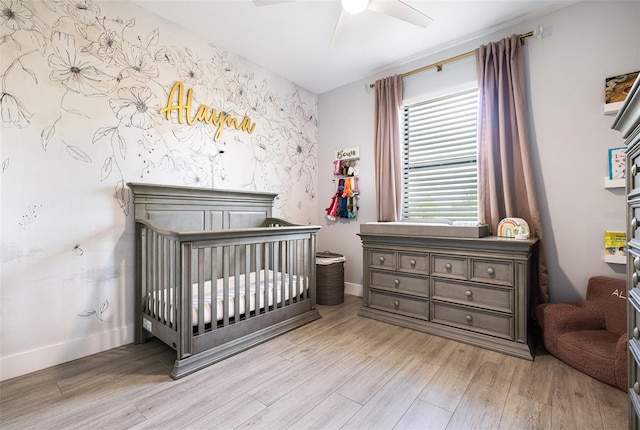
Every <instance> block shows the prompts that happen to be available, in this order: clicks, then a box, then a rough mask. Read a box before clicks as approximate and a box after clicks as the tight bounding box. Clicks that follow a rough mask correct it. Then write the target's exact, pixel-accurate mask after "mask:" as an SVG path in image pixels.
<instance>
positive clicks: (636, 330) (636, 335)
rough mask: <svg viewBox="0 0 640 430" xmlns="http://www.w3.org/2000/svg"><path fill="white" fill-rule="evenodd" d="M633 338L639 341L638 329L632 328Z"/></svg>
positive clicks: (639, 333)
mask: <svg viewBox="0 0 640 430" xmlns="http://www.w3.org/2000/svg"><path fill="white" fill-rule="evenodd" d="M633 338H634V339H635V340H638V339H640V329H638V327H634V328H633Z"/></svg>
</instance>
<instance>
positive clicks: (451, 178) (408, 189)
mask: <svg viewBox="0 0 640 430" xmlns="http://www.w3.org/2000/svg"><path fill="white" fill-rule="evenodd" d="M477 111H478V89H477V88H474V89H471V90H466V91H462V92H458V93H455V94H449V95H446V96H443V97H438V98H435V99H431V100H427V101H423V102H420V103H415V104H412V105H408V106H404V107H403V109H402V140H403V193H402V194H403V196H402V219H404V220H417V219H426V218H446V219H450V220H453V221H477V220H478V165H477V147H478V139H477V128H476V125H477Z"/></svg>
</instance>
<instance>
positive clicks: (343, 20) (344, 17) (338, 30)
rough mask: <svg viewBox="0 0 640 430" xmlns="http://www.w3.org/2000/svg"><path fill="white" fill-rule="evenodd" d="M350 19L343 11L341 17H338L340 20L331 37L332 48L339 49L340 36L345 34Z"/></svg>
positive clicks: (330, 45) (330, 44)
mask: <svg viewBox="0 0 640 430" xmlns="http://www.w3.org/2000/svg"><path fill="white" fill-rule="evenodd" d="M347 20H348V18H347V14H346V12H345V11H344V10H343V9H341V10H340V15H338V20H337V21H336V26H335V27H334V28H333V34H332V35H331V42H329V47H330V48H337V47H338V45H339V44H340V36H342V33H343V32H344V28H345V25H346V22H347Z"/></svg>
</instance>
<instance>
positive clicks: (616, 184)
mask: <svg viewBox="0 0 640 430" xmlns="http://www.w3.org/2000/svg"><path fill="white" fill-rule="evenodd" d="M625 184H626V180H625V179H624V178H622V179H609V178H608V177H607V176H605V177H604V187H605V188H624V187H625Z"/></svg>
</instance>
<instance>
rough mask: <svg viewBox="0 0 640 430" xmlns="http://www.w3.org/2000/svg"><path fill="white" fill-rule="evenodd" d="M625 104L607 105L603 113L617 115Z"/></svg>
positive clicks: (604, 106)
mask: <svg viewBox="0 0 640 430" xmlns="http://www.w3.org/2000/svg"><path fill="white" fill-rule="evenodd" d="M623 104H624V102H615V103H605V104H604V105H603V112H604V114H605V115H615V114H617V113H618V111H619V110H620V108H621V107H622V105H623Z"/></svg>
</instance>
